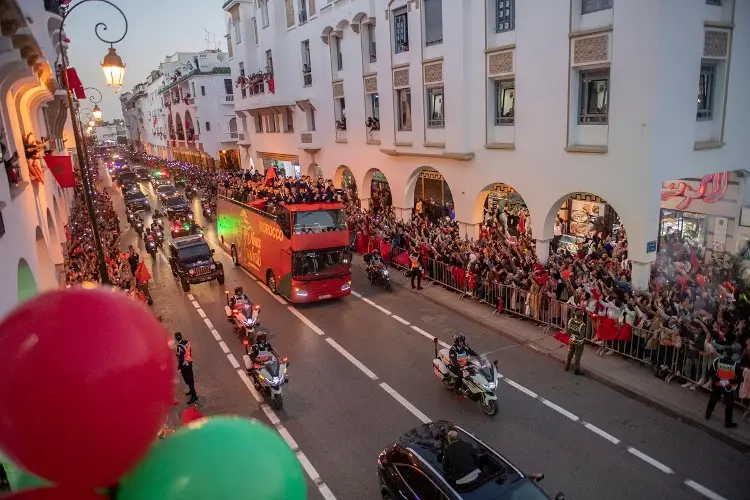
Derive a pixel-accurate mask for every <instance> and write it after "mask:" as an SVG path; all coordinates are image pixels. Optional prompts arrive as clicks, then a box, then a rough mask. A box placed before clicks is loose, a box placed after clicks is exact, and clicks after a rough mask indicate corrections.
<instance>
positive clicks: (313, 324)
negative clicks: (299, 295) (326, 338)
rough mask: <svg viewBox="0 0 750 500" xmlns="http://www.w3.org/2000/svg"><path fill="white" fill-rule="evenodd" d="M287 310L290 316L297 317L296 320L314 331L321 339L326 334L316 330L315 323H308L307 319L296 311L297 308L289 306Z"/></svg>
mask: <svg viewBox="0 0 750 500" xmlns="http://www.w3.org/2000/svg"><path fill="white" fill-rule="evenodd" d="M287 309H289V312H291V313H292V314H294V315H295V316H297V319H298V320H300V321H301V322H303V323H304V324H305V325H306V326H307V327H308V328H309V329H310V330H312V331H314V332H315V333H317V334H318V335H320V336H321V337H322V336H323V335H325V334H326V333H325V332H324V331H323V330H321V329H320V328H318V327H317V325H315V323H313V322H312V321H310V320H309V319H307V317H306V316H305V315H304V314H302V313H301V312H299V311H298V310H297V308H295V307H294V306H289V307H287Z"/></svg>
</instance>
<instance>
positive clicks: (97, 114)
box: [91, 92, 102, 121]
mask: <svg viewBox="0 0 750 500" xmlns="http://www.w3.org/2000/svg"><path fill="white" fill-rule="evenodd" d="M100 94H101V92H100ZM91 114H92V115H94V120H96V121H99V120H101V119H102V109H101V108H100V107H99V106H98V105H96V104H94V110H93V111H92V112H91Z"/></svg>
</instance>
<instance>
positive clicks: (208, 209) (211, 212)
mask: <svg viewBox="0 0 750 500" xmlns="http://www.w3.org/2000/svg"><path fill="white" fill-rule="evenodd" d="M201 206H202V207H203V217H205V218H206V219H208V220H213V218H214V217H215V216H216V209H215V208H214V204H213V201H212V200H211V199H210V198H207V197H205V196H204V197H203V198H201Z"/></svg>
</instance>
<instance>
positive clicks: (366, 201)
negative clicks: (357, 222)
mask: <svg viewBox="0 0 750 500" xmlns="http://www.w3.org/2000/svg"><path fill="white" fill-rule="evenodd" d="M359 204H360V206H361V207H362V210H365V211H367V210H370V198H360V199H359Z"/></svg>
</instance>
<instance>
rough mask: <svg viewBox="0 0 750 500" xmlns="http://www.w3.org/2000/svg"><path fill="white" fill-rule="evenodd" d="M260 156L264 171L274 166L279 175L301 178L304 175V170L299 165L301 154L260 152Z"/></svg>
mask: <svg viewBox="0 0 750 500" xmlns="http://www.w3.org/2000/svg"><path fill="white" fill-rule="evenodd" d="M260 157H261V160H262V162H263V171H266V170H268V169H270V168H274V169H276V174H277V175H278V176H279V177H294V178H299V177H301V176H302V170H301V168H300V165H299V156H294V155H284V154H276V153H260Z"/></svg>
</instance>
